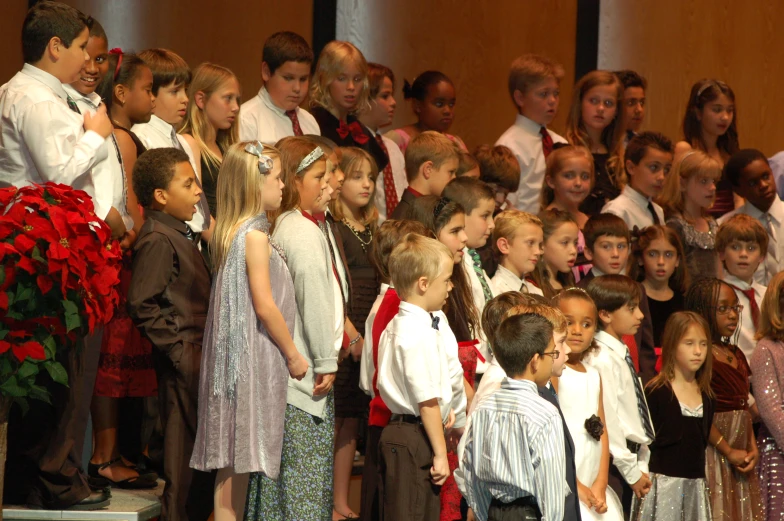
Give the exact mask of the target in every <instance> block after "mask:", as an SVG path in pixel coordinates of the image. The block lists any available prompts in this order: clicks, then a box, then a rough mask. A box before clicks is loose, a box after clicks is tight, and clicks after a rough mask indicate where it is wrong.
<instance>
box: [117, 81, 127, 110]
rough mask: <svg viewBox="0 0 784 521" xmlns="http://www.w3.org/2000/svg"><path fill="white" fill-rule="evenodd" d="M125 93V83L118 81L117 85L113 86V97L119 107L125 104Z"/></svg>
mask: <svg viewBox="0 0 784 521" xmlns="http://www.w3.org/2000/svg"><path fill="white" fill-rule="evenodd" d="M127 94H128V91H127V89H126V88H125V85H123V84H122V83H118V84H117V85H115V86H114V98H115V99H116V100H117V102H118V103H119V104H120V106H121V107H122V106H123V105H125V97H126V95H127Z"/></svg>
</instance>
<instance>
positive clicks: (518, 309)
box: [506, 300, 566, 333]
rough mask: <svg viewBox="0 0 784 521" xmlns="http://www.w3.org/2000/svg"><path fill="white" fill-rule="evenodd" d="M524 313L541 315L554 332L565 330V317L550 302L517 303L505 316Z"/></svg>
mask: <svg viewBox="0 0 784 521" xmlns="http://www.w3.org/2000/svg"><path fill="white" fill-rule="evenodd" d="M525 313H534V314H535V315H539V316H542V317H544V318H546V319H547V321H548V322H550V325H551V326H553V332H554V333H563V332H564V331H566V317H565V316H564V314H563V313H562V312H561V310H560V309H558V308H557V307H555V306H553V305H552V304H544V303H541V302H535V301H530V300H529V302H526V303H524V304H518V305H517V306H515V307H513V308H512V309H510V310H509V311H507V312H506V318H509V317H513V316H515V315H523V314H525Z"/></svg>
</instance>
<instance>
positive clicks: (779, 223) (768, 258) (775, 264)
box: [719, 197, 784, 286]
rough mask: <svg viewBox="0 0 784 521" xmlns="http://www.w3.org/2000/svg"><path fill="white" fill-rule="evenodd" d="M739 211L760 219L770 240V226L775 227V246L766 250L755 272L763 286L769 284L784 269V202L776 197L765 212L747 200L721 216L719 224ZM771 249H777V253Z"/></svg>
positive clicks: (755, 278) (755, 277)
mask: <svg viewBox="0 0 784 521" xmlns="http://www.w3.org/2000/svg"><path fill="white" fill-rule="evenodd" d="M738 213H745V214H746V215H748V216H750V217H753V218H754V219H756V220H758V221H759V223H760V224H761V225H762V227H763V228H764V229H765V230H766V231H767V232H768V238H769V240H773V239H772V236H771V230H770V228H773V233H775V237H776V241H775V248H771V247H770V246H769V247H768V251H767V252H765V257H764V259H763V261H762V262H760V265H759V267H757V271H756V272H754V280H755V281H757V282H758V283H760V284H761V285H763V286H767V285H768V284H770V280H771V279H772V278H773V276H774V275H775V274H776V273H778V272H779V271H781V270H782V269H784V202H782V201H781V199H779V198H778V197H776V198H775V199H774V200H773V204H771V205H770V208H769V209H768V211H767V212H763V211H762V210H760V209H759V208H757V207H756V206H754V205H753V204H751V203H750V202H748V201H746V202H745V203H744V204H743V205H742V206H741V207H740V208H736V209H735V210H733V211H731V212H730V213H728V214H725V215H723V216H721V218H720V219H719V225H722V224H724V223H725V222H727V221H728V220H729V219H730V218H732V216H733V215H735V214H738ZM768 215H770V224H769V223H768ZM771 250H775V255H774V254H773V251H771Z"/></svg>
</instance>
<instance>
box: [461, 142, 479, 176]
mask: <svg viewBox="0 0 784 521" xmlns="http://www.w3.org/2000/svg"><path fill="white" fill-rule="evenodd" d="M455 148H457V161H458V163H457V171H456V172H455V177H462V176H463V175H464V174H466V173H467V172H470V171H471V170H473V169H474V168H477V167H478V166H479V163H477V161H476V158H475V157H474V156H472V155H471V154H469V153H468V152H466V151H465V150H462V149H461V148H460V146H459V145H458V144H457V143H455ZM480 175H481V173H480Z"/></svg>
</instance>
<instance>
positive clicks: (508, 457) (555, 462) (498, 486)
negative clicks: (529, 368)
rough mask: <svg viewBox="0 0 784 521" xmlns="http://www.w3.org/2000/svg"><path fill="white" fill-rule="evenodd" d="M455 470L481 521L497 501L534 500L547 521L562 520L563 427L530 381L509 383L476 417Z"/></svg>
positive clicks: (508, 380) (481, 406) (564, 489)
mask: <svg viewBox="0 0 784 521" xmlns="http://www.w3.org/2000/svg"><path fill="white" fill-rule="evenodd" d="M464 436H465V437H466V440H465V450H464V451H463V455H462V459H461V461H460V468H459V469H458V470H456V471H455V479H456V480H457V484H458V487H459V488H460V492H462V493H463V496H464V497H465V498H466V501H467V502H468V505H469V506H470V507H471V508H472V509H473V511H474V515H476V518H477V519H478V520H479V521H485V520H486V519H487V512H488V509H489V508H490V502H491V501H492V500H493V498H495V499H498V500H499V501H502V502H504V503H511V502H512V501H514V500H515V499H518V498H522V497H526V496H533V497H534V498H536V502H537V503H538V504H539V510H540V511H541V513H542V520H543V521H554V520H555V521H561V520H562V519H563V515H564V498H565V497H566V495H567V494H569V487H568V485H567V484H566V462H565V456H564V433H563V422H562V420H561V416H560V415H559V414H558V410H557V409H556V408H555V407H553V405H552V404H550V403H548V402H547V401H546V400H544V399H543V398H541V397H540V396H539V392H538V390H537V387H536V384H535V383H534V382H532V381H530V380H512V379H511V378H504V380H503V382H502V383H501V388H500V389H498V390H497V391H496V392H494V393H493V394H491V395H490V396H488V397H487V398H486V399H485V400H484V401H482V403H480V404H479V406H478V407H477V409H476V410H475V411H474V413H473V414H472V415H471V421H470V422H469V426H468V427H467V428H466V432H465V434H464Z"/></svg>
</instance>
